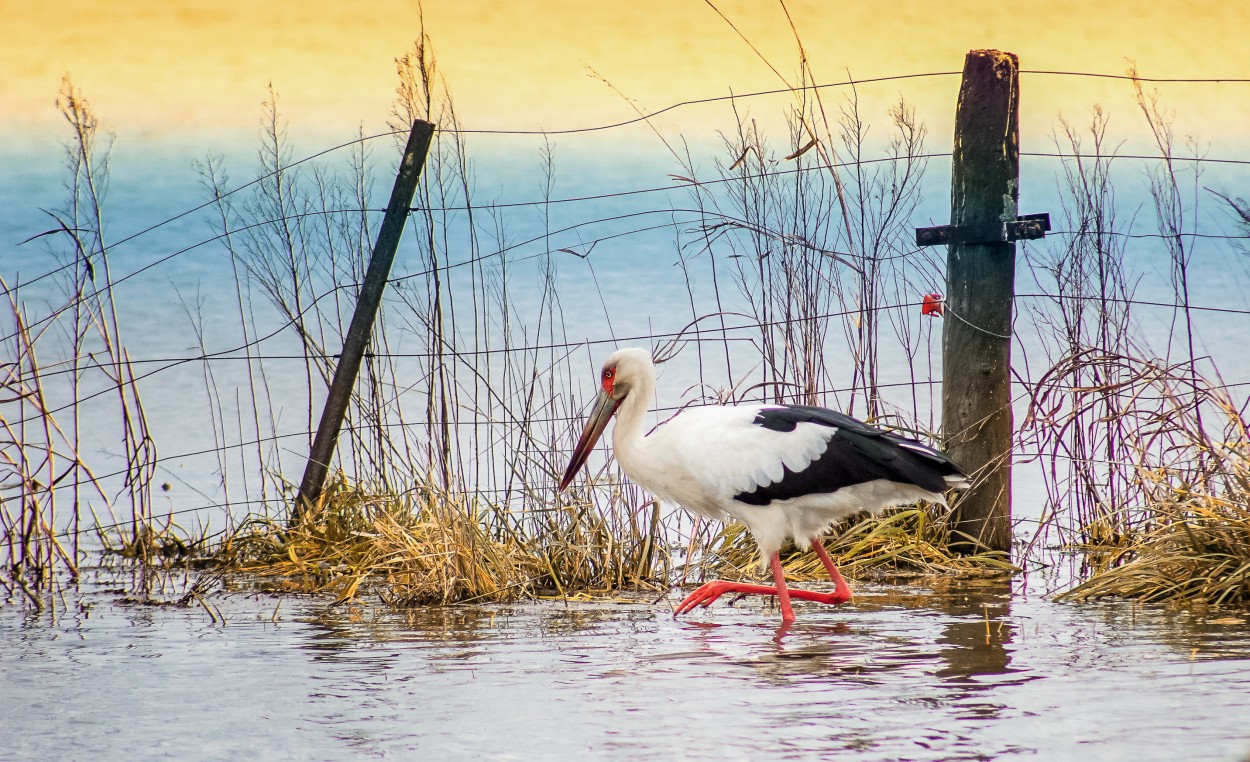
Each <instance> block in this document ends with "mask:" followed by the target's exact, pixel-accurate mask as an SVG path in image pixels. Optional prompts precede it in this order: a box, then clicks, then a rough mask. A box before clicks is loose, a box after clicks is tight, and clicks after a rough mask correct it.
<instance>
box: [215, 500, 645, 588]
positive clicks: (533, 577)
mask: <svg viewBox="0 0 1250 762" xmlns="http://www.w3.org/2000/svg"><path fill="white" fill-rule="evenodd" d="M657 511H658V507H653V510H652V512H651V516H650V518H651V519H652V520H651V521H650V523H649V524H646V522H645V521H644V522H639V521H635V522H634V523H633V527H632V529H633V531H632V533H620V532H617V531H615V530H614V529H613V528H612V527H611V526H610V525H609V523H608V522H607V521H605V520H604V518H603V517H602V515H601V514H600V513H599V512H598V511H597V510H595V509H594V506H592V505H590V504H589V503H579V502H571V503H568V504H565V505H560V506H555V507H553V513H558V514H559V515H560V518H558V519H553V520H551V521H548V522H545V523H544V524H543V525H542V526H543V529H544V531H543V532H542V533H541V534H540V535H533V534H521V533H520V532H519V528H518V527H517V526H516V525H515V524H514V523H513V521H512V519H513V517H512V516H511V515H510V514H509V512H508V511H506V510H504V509H502V508H500V507H499V506H493V505H489V504H487V503H484V502H483V501H481V500H480V499H478V498H475V497H472V496H467V495H464V494H450V493H448V492H446V491H445V490H443V489H441V488H439V487H437V486H434V485H433V484H428V483H427V484H426V485H423V486H421V487H419V488H417V489H414V490H410V491H408V492H406V493H405V494H404V495H402V496H397V495H393V494H384V493H378V492H376V491H371V490H368V489H362V488H360V487H357V486H350V485H348V484H346V483H345V482H343V481H342V480H341V479H340V480H338V481H336V482H335V483H333V484H332V485H330V487H328V488H327V489H326V491H325V493H324V494H323V495H322V496H321V498H320V499H319V500H318V501H317V503H316V504H315V505H314V506H313V507H312V508H311V510H309V511H308V512H307V513H306V514H304V515H302V516H301V518H300V520H299V521H297V522H295V523H294V524H288V523H287V522H285V521H276V520H273V519H266V518H259V517H258V518H254V519H251V520H249V521H246V522H244V523H243V524H241V525H240V526H239V527H238V529H237V530H236V531H235V532H233V533H232V534H230V535H229V536H227V537H226V538H224V539H223V540H222V541H221V543H220V545H219V547H217V548H215V549H214V550H213V552H212V554H211V555H212V558H213V565H214V566H216V567H218V568H220V569H224V570H231V571H236V572H242V573H246V574H250V575H255V576H257V577H260V578H268V579H271V580H273V582H272V584H270V585H269V586H270V587H271V589H276V590H282V591H287V592H305V593H324V594H331V595H333V596H335V597H336V598H337V599H338V600H340V601H343V600H349V599H352V598H355V597H357V596H358V595H361V594H364V593H369V594H372V595H377V596H378V597H379V598H380V599H381V600H382V601H384V602H386V603H387V604H389V605H393V606H412V605H422V604H431V603H438V604H448V603H461V602H468V601H504V600H513V599H516V598H533V597H538V596H550V595H557V596H569V595H573V594H580V593H586V592H595V593H606V592H609V591H612V590H619V589H622V588H625V587H633V588H644V589H652V590H654V589H657V585H658V584H659V583H662V581H663V580H664V579H665V578H666V577H667V575H668V569H669V558H668V555H667V553H666V551H665V549H664V548H663V547H662V545H661V543H660V542H659V538H658V530H659V529H660V525H659V523H658V521H656V520H655V516H656V512H657ZM644 524H646V525H645V526H644Z"/></svg>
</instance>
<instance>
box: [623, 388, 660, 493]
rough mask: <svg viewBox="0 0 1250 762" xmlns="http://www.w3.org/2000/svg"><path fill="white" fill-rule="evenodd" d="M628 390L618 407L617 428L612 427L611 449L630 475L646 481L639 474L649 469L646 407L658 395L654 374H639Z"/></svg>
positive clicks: (635, 478)
mask: <svg viewBox="0 0 1250 762" xmlns="http://www.w3.org/2000/svg"><path fill="white" fill-rule="evenodd" d="M639 375H640V377H639V378H637V379H635V380H634V382H633V386H632V388H631V389H630V390H629V393H628V394H626V395H625V399H624V400H622V401H621V406H620V407H619V408H617V409H616V428H615V429H613V431H612V449H613V451H614V452H615V453H616V460H617V462H619V463H620V464H621V468H623V469H624V470H625V473H626V474H627V475H628V476H629V478H631V479H633V480H634V481H635V482H638V483H640V484H643V485H644V486H646V485H645V483H644V480H643V479H640V478H639V477H640V475H642V474H645V473H647V472H648V471H647V469H646V468H645V467H641V466H642V465H643V463H642V461H643V460H644V459H645V458H646V450H647V447H646V445H647V440H646V436H645V426H646V417H647V407H648V405H649V403H650V402H651V399H652V398H653V397H654V396H655V376H654V375H652V374H649V373H643V374H639Z"/></svg>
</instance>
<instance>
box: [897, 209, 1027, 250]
mask: <svg viewBox="0 0 1250 762" xmlns="http://www.w3.org/2000/svg"><path fill="white" fill-rule="evenodd" d="M1048 230H1050V215H1049V214H1047V213H1045V212H1043V213H1042V214H1022V215H1020V216H1019V217H1017V218H1016V219H1015V220H1013V221H1011V222H990V223H986V224H983V225H939V226H937V227H934V228H916V245H917V246H938V245H941V244H951V243H1004V242H1007V241H1027V240H1032V239H1034V238H1045V237H1046V231H1048Z"/></svg>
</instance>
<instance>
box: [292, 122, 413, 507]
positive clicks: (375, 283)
mask: <svg viewBox="0 0 1250 762" xmlns="http://www.w3.org/2000/svg"><path fill="white" fill-rule="evenodd" d="M433 136H434V125H433V124H430V123H429V122H424V121H421V120H420V119H418V120H417V121H415V122H413V123H412V131H411V132H410V133H409V134H408V145H407V146H406V147H405V148H404V157H403V159H401V160H400V163H399V173H398V174H397V175H396V176H395V187H394V189H393V190H392V191H391V200H390V203H389V204H387V206H386V214H385V216H383V218H382V229H381V230H379V231H378V239H377V242H376V243H375V244H374V246H373V255H372V256H371V257H370V258H369V269H368V270H367V271H366V272H365V282H364V284H363V285H362V286H361V288H360V297H359V299H358V300H357V302H356V311H355V313H354V314H353V315H352V322H351V325H350V326H348V329H347V336H346V337H345V338H344V339H343V352H342V354H340V355H339V363H338V366H337V367H335V369H334V379H333V380H332V381H331V383H330V392H329V395H328V396H327V397H326V405H325V408H324V409H323V410H322V411H321V424H320V425H319V426H318V427H317V436H316V437H315V438H314V439H313V446H312V450H311V451H310V453H309V455H308V465H307V466H306V467H305V468H304V479H303V481H301V482H300V487H299V496H298V497H297V498H296V501H295V508H294V510H293V511H292V514H291V523H296V522H298V521H300V519H301V518H302V517H303V515H304V512H305V511H306V510H308V508H309V507H310V506H311V505H312V504H313V503H314V502H315V501H316V500H317V498H318V497H320V495H321V490H322V488H323V487H324V486H325V480H326V474H327V473H328V471H329V468H330V457H331V456H332V455H333V454H334V446H335V443H336V442H338V438H339V430H340V429H341V428H342V427H343V416H344V415H346V413H347V406H348V404H349V403H350V401H351V398H352V389H353V388H355V386H356V377H357V376H358V375H359V374H360V361H361V360H362V359H363V358H364V354H365V349H366V348H367V347H368V346H369V336H370V334H371V333H372V332H373V323H374V320H375V318H376V317H377V314H378V307H379V306H380V305H381V302H382V292H383V291H384V290H385V289H386V280H387V278H388V277H389V276H390V272H391V263H392V262H393V261H394V260H395V250H396V248H398V246H399V239H400V236H401V235H403V232H404V222H405V221H406V220H407V219H408V212H409V207H410V206H411V205H412V197H413V194H414V193H416V190H417V180H418V179H420V177H421V170H422V168H423V167H424V166H425V157H426V154H427V153H429V150H430V141H431V139H432V138H433Z"/></svg>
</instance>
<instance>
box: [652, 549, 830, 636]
mask: <svg viewBox="0 0 1250 762" xmlns="http://www.w3.org/2000/svg"><path fill="white" fill-rule="evenodd" d="M816 548H817V550H816V552H817V554H818V555H819V556H820V557H821V561H823V562H824V564H825V568H826V569H828V570H829V576H830V577H831V578H832V579H833V581H834V584H835V585H836V586H837V589H835V590H834V591H833V592H832V593H815V592H812V591H810V590H790V589H789V588H787V587H786V576H785V572H784V571H783V570H782V568H781V558H780V556H778V555H777V554H776V553H774V554H773V557H772V558H771V559H769V566H771V567H772V570H773V581H774V582H775V583H776V587H769V586H768V585H751V584H747V583H744V582H729V581H727V580H723V579H718V580H713V581H712V582H707V583H705V584H703V585H700V586H699V587H698V588H697V589H696V590H695V591H694V592H693V593H691V594H690V595H688V596H686V599H685V600H684V601H682V602H681V603H680V604H678V606H677V610H676V611H674V612H673V616H677V615H679V614H685V613H686V612H688V611H693V610H694V609H696V608H697V607H699V606H710V605H712V602H713V601H715V600H716V599H717V598H719V597H721V596H722V595H724V594H725V593H741V594H744V595H751V594H755V595H775V596H777V600H778V603H779V604H780V606H781V621H783V622H793V621H794V609H793V608H792V607H791V605H790V599H792V598H793V599H797V600H801V601H815V602H817V603H829V604H838V603H846V602H847V601H849V600H850V599H851V588H850V587H849V586H848V585H847V584H846V580H844V579H842V575H841V574H839V573H838V569H837V567H835V566H834V565H833V561H831V560H830V559H829V554H828V553H826V552H825V549H824V548H823V547H821V546H820V545H817V546H816Z"/></svg>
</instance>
